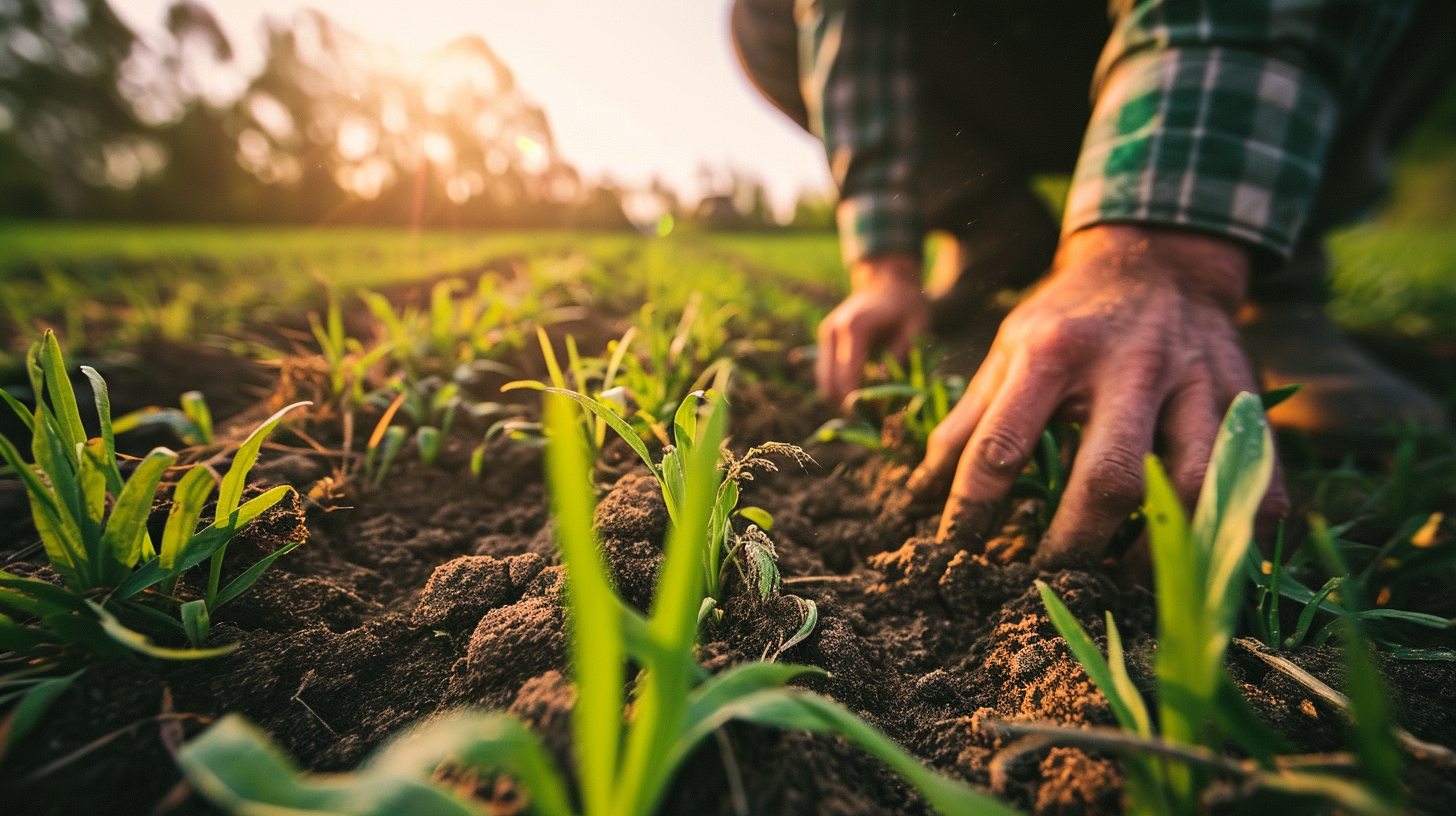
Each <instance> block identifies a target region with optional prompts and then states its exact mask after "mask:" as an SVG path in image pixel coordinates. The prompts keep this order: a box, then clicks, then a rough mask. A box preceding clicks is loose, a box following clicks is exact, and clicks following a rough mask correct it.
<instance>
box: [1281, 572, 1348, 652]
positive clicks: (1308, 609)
mask: <svg viewBox="0 0 1456 816" xmlns="http://www.w3.org/2000/svg"><path fill="white" fill-rule="evenodd" d="M1344 582H1345V579H1344V578H1343V577H1335V578H1331V579H1330V580H1328V581H1326V582H1325V585H1324V586H1323V587H1321V588H1320V591H1319V592H1316V593H1315V594H1314V595H1312V596H1310V599H1309V601H1308V602H1306V603H1305V605H1304V609H1302V610H1300V613H1299V622H1298V624H1297V625H1296V626H1295V627H1294V634H1292V635H1290V636H1289V637H1287V638H1285V639H1284V648H1286V649H1293V648H1294V647H1296V646H1298V645H1300V644H1301V643H1303V642H1304V638H1305V636H1306V635H1308V634H1309V627H1310V626H1311V625H1313V624H1314V614H1315V613H1316V612H1318V611H1319V608H1320V605H1321V604H1322V603H1324V600H1325V598H1327V597H1329V595H1330V593H1331V592H1334V591H1335V590H1337V589H1339V588H1340V585H1341V584H1343V583H1344Z"/></svg>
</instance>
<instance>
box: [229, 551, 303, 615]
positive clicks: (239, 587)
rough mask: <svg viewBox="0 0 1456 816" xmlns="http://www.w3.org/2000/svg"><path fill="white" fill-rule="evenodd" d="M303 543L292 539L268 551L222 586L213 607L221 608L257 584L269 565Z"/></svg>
mask: <svg viewBox="0 0 1456 816" xmlns="http://www.w3.org/2000/svg"><path fill="white" fill-rule="evenodd" d="M302 544H303V542H302V541H290V542H288V543H287V544H285V545H283V546H282V547H279V548H278V549H276V550H274V551H273V552H271V553H268V554H267V555H265V556H263V557H262V558H260V559H258V562H257V563H256V564H254V565H253V566H251V567H248V568H247V569H246V570H244V571H243V574H242V575H239V576H238V577H236V578H234V579H233V580H232V582H231V583H229V584H228V585H227V586H225V587H223V588H222V591H220V592H218V593H217V597H216V598H214V599H213V601H212V608H213V609H221V608H222V606H223V604H226V603H227V602H228V601H231V600H232V599H234V598H236V597H238V596H239V595H241V594H243V593H244V592H247V591H248V590H249V589H250V588H251V587H252V586H253V584H256V583H257V582H258V579H259V578H260V577H262V575H263V573H264V572H265V571H267V569H268V568H269V567H271V566H273V562H274V561H277V560H278V559H279V558H282V557H283V556H285V555H287V554H289V553H291V552H293V551H294V550H296V549H298V548H299V546H301V545H302Z"/></svg>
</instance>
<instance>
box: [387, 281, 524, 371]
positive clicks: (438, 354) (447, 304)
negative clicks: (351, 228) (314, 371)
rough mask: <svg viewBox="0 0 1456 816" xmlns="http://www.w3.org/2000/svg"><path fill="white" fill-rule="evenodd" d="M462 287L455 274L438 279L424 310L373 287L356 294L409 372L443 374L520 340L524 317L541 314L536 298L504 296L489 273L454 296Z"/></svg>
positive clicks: (487, 356)
mask: <svg viewBox="0 0 1456 816" xmlns="http://www.w3.org/2000/svg"><path fill="white" fill-rule="evenodd" d="M464 288H466V287H465V284H464V282H463V281H460V280H458V279H450V280H443V281H439V282H438V283H436V284H435V285H434V286H433V287H432V288H431V289H430V305H429V309H428V310H427V311H422V310H421V309H419V308H418V307H415V306H406V307H404V308H402V309H400V310H399V311H398V312H396V311H395V309H394V306H393V304H391V303H390V302H389V300H388V299H387V298H385V297H384V296H383V295H381V294H379V293H377V292H369V291H362V292H360V293H359V297H361V298H362V299H363V300H364V304H365V306H367V307H368V308H369V311H370V312H371V313H372V314H373V315H374V317H375V319H377V320H378V321H379V325H380V327H381V328H382V330H383V333H384V336H385V341H386V343H387V344H388V345H389V347H390V349H391V351H392V353H393V355H394V358H395V360H396V361H397V362H398V363H399V365H400V366H401V367H402V368H403V369H404V370H405V371H406V372H407V373H408V374H409V375H410V376H411V377H424V376H428V375H430V374H438V375H442V376H443V375H445V374H448V373H449V372H450V371H451V370H453V369H454V368H455V367H456V366H458V365H467V366H468V365H470V364H471V363H474V362H476V361H480V360H487V359H490V358H493V357H496V356H499V354H500V352H501V350H502V349H506V348H513V347H517V346H519V345H520V343H521V339H522V338H521V330H520V323H521V322H522V321H523V319H524V318H525V317H526V316H528V315H532V316H544V315H539V312H540V308H539V304H538V303H537V302H536V301H535V300H534V299H531V298H528V299H526V301H524V302H517V301H513V300H512V299H510V298H507V297H505V296H504V293H502V292H500V291H499V286H498V284H497V282H496V279H495V278H494V277H492V276H490V275H482V276H481V277H480V280H479V281H478V282H477V284H476V287H475V291H474V292H473V293H469V294H466V295H465V296H463V297H457V296H456V295H457V294H458V293H459V292H460V290H462V289H464Z"/></svg>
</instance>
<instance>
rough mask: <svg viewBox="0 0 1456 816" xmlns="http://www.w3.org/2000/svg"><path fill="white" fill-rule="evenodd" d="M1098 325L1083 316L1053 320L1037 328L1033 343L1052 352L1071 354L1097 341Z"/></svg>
mask: <svg viewBox="0 0 1456 816" xmlns="http://www.w3.org/2000/svg"><path fill="white" fill-rule="evenodd" d="M1098 335H1099V331H1098V327H1097V326H1096V325H1095V324H1094V323H1093V322H1092V321H1091V320H1089V319H1087V318H1083V317H1064V318H1062V319H1061V320H1053V321H1050V322H1049V323H1047V324H1046V325H1045V326H1043V327H1041V328H1040V329H1038V330H1037V332H1036V336H1035V341H1034V342H1035V345H1036V346H1037V347H1039V348H1041V349H1042V350H1044V351H1047V352H1050V353H1052V354H1072V353H1075V352H1079V351H1082V350H1084V349H1086V348H1087V347H1088V346H1090V345H1092V344H1094V343H1095V342H1096V341H1097V338H1098Z"/></svg>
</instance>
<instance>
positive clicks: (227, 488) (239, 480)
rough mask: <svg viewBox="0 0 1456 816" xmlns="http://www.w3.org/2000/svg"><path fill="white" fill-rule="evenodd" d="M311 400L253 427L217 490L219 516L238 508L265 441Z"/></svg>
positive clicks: (297, 403)
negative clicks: (291, 414) (288, 416)
mask: <svg viewBox="0 0 1456 816" xmlns="http://www.w3.org/2000/svg"><path fill="white" fill-rule="evenodd" d="M312 404H313V403H311V402H295V403H293V404H292V405H289V406H287V407H286V408H283V409H281V410H279V411H278V413H276V414H274V415H273V416H271V417H268V419H267V420H266V421H264V422H263V424H262V425H259V426H258V427H257V428H254V429H253V432H252V433H251V434H248V438H247V439H245V440H243V444H242V446H241V447H239V448H238V452H237V454H235V455H234V456H233V461H232V464H231V465H230V466H229V467H228V472H227V475H225V476H223V479H222V486H221V487H220V488H218V491H217V517H218V518H223V517H225V516H229V515H231V514H232V512H233V511H234V510H236V509H238V502H239V501H241V500H242V496H243V486H244V485H245V484H246V483H247V479H248V472H249V471H251V470H252V469H253V463H255V462H257V461H258V451H259V450H260V449H262V447H263V441H264V440H265V439H267V438H268V434H270V433H272V431H273V429H274V428H275V427H277V425H278V423H279V422H282V421H283V417H284V416H286V415H287V414H288V412H290V411H292V410H294V409H295V408H302V407H303V406H305V405H312Z"/></svg>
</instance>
